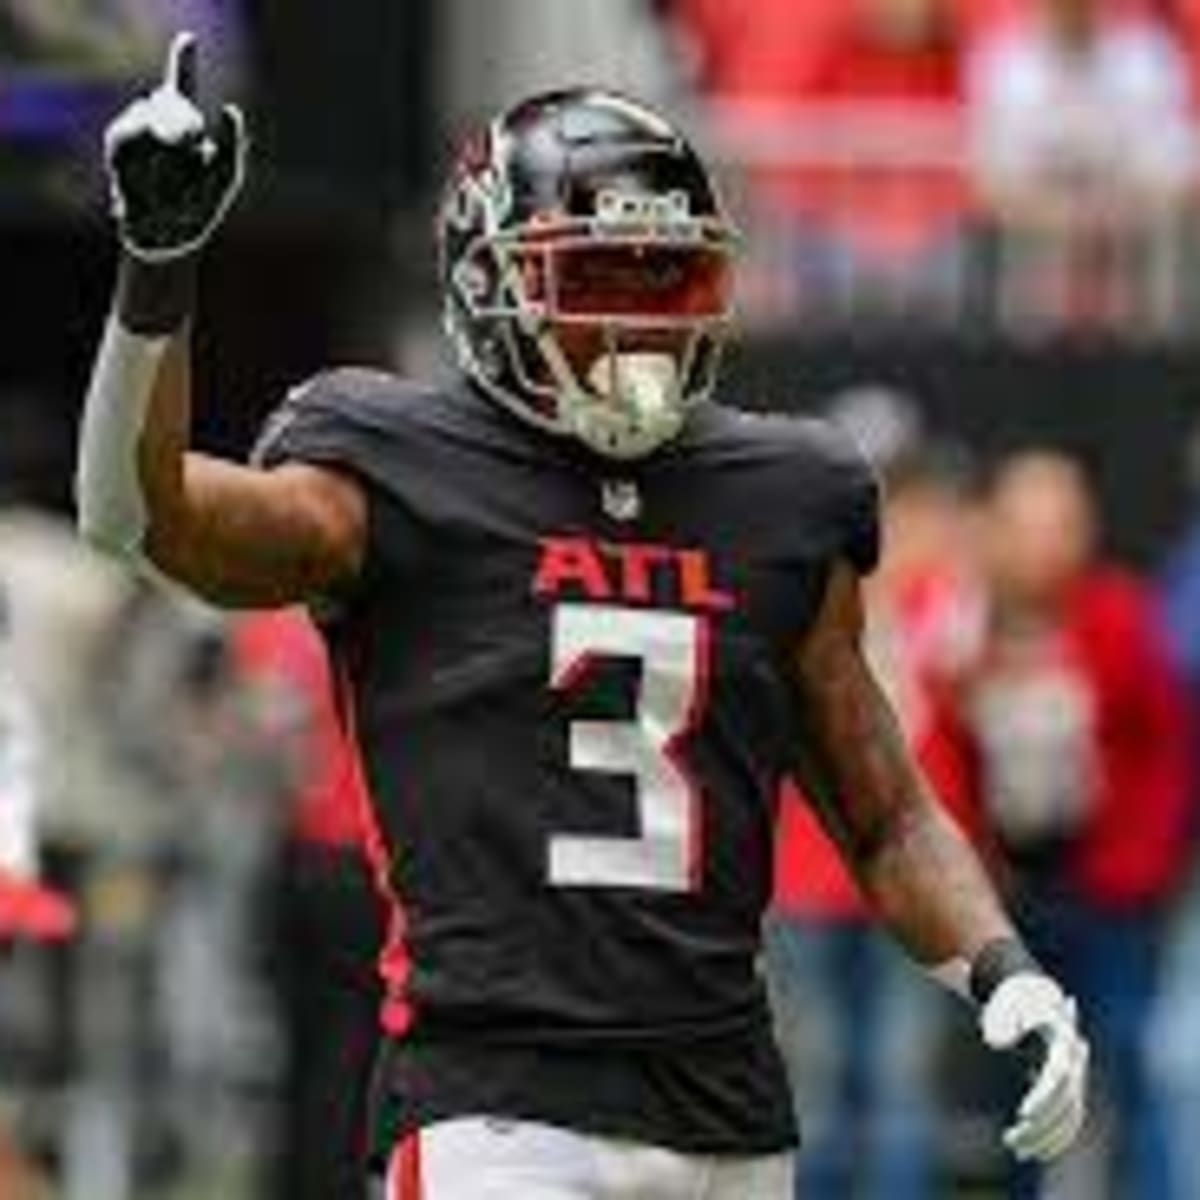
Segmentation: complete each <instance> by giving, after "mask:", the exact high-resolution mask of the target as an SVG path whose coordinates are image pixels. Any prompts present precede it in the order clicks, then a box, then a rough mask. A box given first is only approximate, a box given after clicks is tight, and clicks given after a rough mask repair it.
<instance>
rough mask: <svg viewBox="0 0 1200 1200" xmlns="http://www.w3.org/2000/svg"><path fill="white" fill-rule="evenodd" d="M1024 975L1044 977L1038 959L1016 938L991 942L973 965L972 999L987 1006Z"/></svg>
mask: <svg viewBox="0 0 1200 1200" xmlns="http://www.w3.org/2000/svg"><path fill="white" fill-rule="evenodd" d="M1022 972H1032V973H1035V974H1038V975H1041V974H1044V972H1043V971H1042V968H1041V966H1039V964H1038V961H1037V959H1036V958H1034V957H1033V955H1032V954H1030V953H1029V951H1028V949H1026V947H1025V944H1024V942H1022V941H1021V940H1020V938H1016V937H1001V938H996V939H995V940H993V941H990V942H988V943H987V945H986V946H984V947H983V949H982V950H980V951H979V953H978V954H976V955H975V958H974V959H973V960H972V962H971V972H970V976H969V978H968V988H969V991H970V994H971V997H972V999H973V1000H974V1001H975V1002H976V1003H977V1004H979V1005H984V1004H986V1003H987V1002H988V1000H989V999H991V996H992V993H993V992H994V991H995V990H996V989H997V988H998V987H999V986H1000V985H1001V984H1002V983H1003V982H1004V981H1005V980H1006V979H1008V978H1010V977H1011V976H1013V975H1019V974H1021V973H1022Z"/></svg>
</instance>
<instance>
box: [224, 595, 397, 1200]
mask: <svg viewBox="0 0 1200 1200" xmlns="http://www.w3.org/2000/svg"><path fill="white" fill-rule="evenodd" d="M234 648H235V654H236V657H237V660H238V663H239V667H240V671H241V673H242V675H243V676H244V678H245V680H246V682H247V683H248V684H249V685H250V686H252V687H253V688H254V690H255V692H256V693H257V696H258V707H259V708H260V710H261V711H262V712H263V713H264V714H265V715H266V725H267V732H268V734H270V735H271V736H272V737H273V740H274V741H275V743H276V745H278V746H280V747H283V746H288V747H290V752H289V753H288V754H287V755H286V760H287V761H288V762H289V763H290V764H291V767H292V778H291V783H290V786H289V788H288V789H287V791H288V798H289V808H290V813H289V816H288V820H287V828H286V833H285V836H284V839H283V841H282V843H281V845H280V855H279V859H278V862H277V864H276V870H275V873H274V874H275V879H274V893H275V894H274V897H273V904H272V908H273V910H274V916H275V922H274V928H273V929H271V930H269V933H268V939H269V954H270V958H271V960H272V963H273V967H274V972H273V974H274V977H275V981H276V984H277V995H278V1001H279V1007H280V1017H281V1020H282V1024H283V1034H284V1050H285V1060H286V1066H285V1071H286V1075H285V1088H284V1096H283V1117H282V1122H281V1125H282V1127H281V1130H280V1135H279V1137H278V1138H277V1146H276V1148H275V1153H274V1155H272V1159H271V1162H270V1164H269V1165H270V1167H271V1178H270V1180H269V1183H268V1187H267V1195H268V1196H271V1197H279V1200H361V1197H363V1196H365V1195H366V1191H367V1180H366V1174H365V1145H364V1139H365V1136H366V1132H365V1131H366V1106H367V1096H368V1093H369V1083H370V1073H371V1068H372V1066H373V1063H374V1056H375V1047H376V1041H377V1027H378V1009H379V1005H380V1001H381V988H380V985H379V981H378V978H377V975H376V972H375V960H376V958H377V956H378V954H379V952H380V949H381V946H382V943H383V933H384V930H383V914H382V906H381V904H380V903H379V901H378V897H377V895H376V894H375V893H374V891H373V889H372V883H371V878H370V875H369V872H368V870H367V866H366V859H365V855H364V853H363V848H364V844H365V840H364V824H365V817H366V813H367V808H366V798H365V794H364V788H365V783H364V781H363V778H362V775H361V773H360V771H359V765H358V760H357V756H356V754H355V752H354V750H353V749H352V747H351V744H350V742H349V741H348V740H347V738H346V735H345V730H344V729H343V727H342V724H341V722H340V720H339V716H338V713H337V711H336V709H335V695H334V684H333V680H332V679H331V677H330V671H329V665H328V659H327V655H326V652H325V647H324V645H323V644H322V642H321V639H320V637H319V636H318V634H317V632H316V630H315V629H314V628H313V627H312V624H311V622H310V621H309V619H308V617H307V616H306V614H304V613H303V612H301V611H299V610H295V609H289V610H284V611H280V612H264V613H255V614H249V615H247V616H245V617H243V618H241V619H240V620H239V621H238V623H237V625H236V627H235V631H234Z"/></svg>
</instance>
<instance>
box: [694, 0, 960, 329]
mask: <svg viewBox="0 0 1200 1200" xmlns="http://www.w3.org/2000/svg"><path fill="white" fill-rule="evenodd" d="M680 10H681V13H682V15H683V16H684V17H685V18H686V19H687V20H688V21H689V22H690V26H689V27H690V29H691V31H692V42H693V44H694V45H695V46H697V47H698V48H699V52H698V55H697V58H698V62H699V64H700V74H699V78H700V81H701V83H702V85H703V86H704V88H705V90H706V92H707V94H708V95H709V96H710V97H711V99H712V100H713V102H714V106H713V117H714V121H715V127H716V129H717V131H718V133H719V134H720V136H721V138H722V140H723V141H724V143H725V144H726V145H727V146H728V147H729V151H730V153H731V155H732V156H733V157H734V158H735V159H736V160H737V161H738V162H739V163H740V164H742V165H744V166H745V168H746V170H747V184H748V186H749V189H750V199H751V201H752V202H753V203H754V204H755V206H756V207H757V208H758V210H759V212H758V213H757V214H756V218H755V219H756V221H761V220H766V221H769V222H774V223H775V224H776V225H778V226H779V232H778V233H777V234H776V237H778V238H780V239H782V240H783V241H784V245H783V246H775V245H768V246H766V248H765V250H764V260H765V261H764V267H765V269H766V270H767V271H768V272H778V266H777V263H778V261H779V260H780V258H782V259H783V260H784V261H787V260H789V259H790V262H791V268H792V271H793V274H794V279H793V280H792V281H791V285H790V289H791V291H792V292H793V293H794V294H791V295H789V297H788V300H787V301H786V304H787V305H790V306H791V307H793V308H794V307H796V306H797V305H799V306H801V307H802V308H813V307H817V308H818V310H820V309H825V308H829V307H835V308H840V307H845V306H847V305H849V304H857V302H858V301H859V299H860V298H861V301H862V305H859V307H863V306H869V307H870V309H871V310H872V311H874V312H887V311H889V309H891V310H900V311H903V310H904V309H905V308H906V307H910V306H911V305H912V304H914V303H920V304H921V305H923V306H926V307H928V306H929V305H931V304H932V305H934V306H936V307H939V308H945V307H947V306H948V305H949V303H950V301H949V295H951V294H953V293H955V292H956V290H957V289H958V287H959V280H960V275H961V270H960V264H959V260H958V251H959V243H958V236H957V235H958V232H959V228H960V225H961V222H962V218H963V214H964V202H965V196H964V192H963V188H962V183H961V171H960V162H959V159H960V151H959V122H958V113H959V100H960V96H961V86H960V64H961V54H960V39H959V36H958V31H957V27H956V24H955V22H954V20H953V11H952V8H951V6H950V0H850V2H849V3H844V4H840V5H828V4H824V5H814V4H811V3H810V4H807V5H791V6H778V5H768V6H767V13H768V22H767V23H768V26H771V22H772V21H773V22H774V23H775V24H774V26H771V27H772V28H773V30H774V37H773V38H772V37H771V36H770V35H769V34H766V33H764V32H763V30H762V28H761V26H760V24H759V19H760V12H759V8H758V6H755V7H754V9H753V15H754V19H753V21H750V20H749V13H748V12H742V10H741V9H739V8H738V7H737V6H730V5H724V6H720V5H711V4H706V3H703V2H697V0H690V2H689V0H681V4H680ZM789 243H790V244H789ZM756 299H757V298H756V297H754V296H753V295H752V297H751V300H752V303H753V302H755V301H756Z"/></svg>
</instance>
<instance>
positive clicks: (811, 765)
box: [792, 564, 1087, 1158]
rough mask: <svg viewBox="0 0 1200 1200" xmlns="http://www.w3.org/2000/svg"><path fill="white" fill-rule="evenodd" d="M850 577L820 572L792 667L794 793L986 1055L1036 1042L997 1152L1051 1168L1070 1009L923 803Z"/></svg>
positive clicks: (1076, 1095) (1078, 1063) (1069, 1086)
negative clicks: (1031, 1038) (979, 1033)
mask: <svg viewBox="0 0 1200 1200" xmlns="http://www.w3.org/2000/svg"><path fill="white" fill-rule="evenodd" d="M862 631H863V614H862V600H861V596H860V588H859V582H858V576H857V575H856V573H855V572H854V571H853V570H852V569H851V568H850V567H849V566H848V565H845V564H839V565H837V566H836V567H835V568H834V569H833V571H832V572H831V575H830V579H829V581H828V584H827V587H826V591H825V596H824V599H823V603H822V607H821V610H820V613H819V615H818V618H817V620H816V622H815V625H814V627H813V628H812V629H811V631H810V632H809V633H808V634H807V635H806V636H805V638H804V639H803V641H802V642H801V644H800V645H799V646H797V648H796V650H795V653H794V655H793V660H792V665H793V680H794V683H795V686H796V688H797V689H798V692H799V700H800V710H801V712H802V719H803V721H804V723H805V728H804V730H803V737H802V738H801V739H800V740H801V742H802V750H803V754H804V758H803V762H802V769H803V773H804V782H805V785H806V790H807V791H808V792H809V793H810V795H811V796H812V798H813V802H814V803H815V804H816V805H817V808H818V811H819V814H820V816H821V818H822V821H823V823H824V824H825V826H826V828H827V829H828V830H829V832H830V833H831V835H832V836H833V837H834V839H835V840H836V842H837V844H838V845H839V847H840V848H841V850H842V853H843V855H844V857H845V858H846V860H847V862H848V864H849V866H850V867H851V868H852V870H853V872H854V874H855V876H856V878H857V879H858V881H859V883H860V885H861V887H862V889H863V891H864V892H865V893H866V895H867V897H868V898H869V899H870V901H871V902H872V904H873V905H874V907H875V909H876V910H877V911H878V913H879V914H880V916H881V917H882V919H883V920H884V922H885V923H886V924H887V925H888V926H889V928H890V929H891V930H892V931H893V932H894V933H895V934H896V935H897V936H898V937H899V938H900V939H901V940H902V941H903V942H904V943H905V945H906V946H907V947H908V949H909V950H910V952H911V954H912V955H913V957H914V958H915V959H917V961H918V962H920V963H922V964H923V965H925V966H926V967H927V968H928V969H930V970H931V971H932V972H933V973H934V974H935V975H936V976H937V977H938V979H939V980H940V981H941V982H943V983H945V984H947V985H948V986H952V987H954V988H955V990H957V991H960V992H962V993H964V994H968V995H971V996H973V997H974V998H975V999H976V1000H977V1001H978V1002H979V1003H980V1004H981V1006H982V1012H981V1025H982V1030H983V1033H984V1036H985V1038H986V1039H987V1041H988V1043H989V1044H990V1045H992V1046H994V1047H996V1048H999V1049H1010V1048H1013V1049H1015V1048H1016V1047H1017V1046H1018V1044H1019V1043H1021V1042H1022V1040H1023V1039H1024V1038H1025V1037H1026V1035H1027V1034H1031V1033H1032V1034H1038V1035H1041V1037H1042V1039H1043V1040H1044V1044H1045V1060H1044V1064H1043V1065H1042V1067H1041V1070H1040V1072H1039V1074H1038V1077H1037V1080H1036V1082H1035V1083H1034V1084H1033V1085H1032V1087H1031V1088H1030V1091H1029V1093H1028V1095H1027V1096H1026V1098H1025V1100H1024V1102H1023V1103H1022V1105H1021V1108H1020V1110H1019V1112H1018V1116H1017V1121H1016V1123H1015V1124H1014V1126H1013V1127H1012V1128H1011V1129H1010V1130H1009V1131H1008V1133H1007V1134H1006V1138H1005V1140H1006V1142H1007V1143H1008V1144H1009V1146H1010V1147H1011V1148H1012V1149H1013V1150H1014V1152H1015V1153H1017V1154H1018V1155H1020V1156H1022V1157H1036V1158H1051V1157H1054V1156H1055V1155H1057V1154H1059V1153H1061V1151H1062V1150H1064V1149H1065V1148H1066V1146H1067V1145H1068V1144H1069V1143H1070V1142H1071V1141H1072V1140H1073V1139H1074V1137H1075V1135H1076V1133H1077V1132H1078V1129H1079V1127H1080V1124H1081V1123H1082V1119H1083V1103H1084V1101H1083V1095H1084V1083H1085V1077H1086V1062H1087V1046H1086V1043H1084V1042H1083V1041H1082V1039H1081V1038H1080V1037H1079V1035H1078V1034H1077V1033H1076V1031H1075V1013H1074V1005H1073V1004H1072V1002H1071V1001H1069V1000H1068V999H1067V998H1066V997H1065V996H1064V995H1063V994H1062V992H1061V990H1060V989H1059V987H1058V985H1057V984H1056V983H1055V982H1054V981H1053V980H1052V979H1050V978H1049V977H1048V976H1047V975H1046V974H1045V973H1044V972H1043V971H1041V969H1040V968H1039V967H1038V965H1037V963H1036V962H1035V961H1034V960H1033V958H1032V957H1031V956H1030V955H1029V953H1028V952H1027V951H1026V950H1025V949H1024V947H1023V945H1022V943H1021V941H1020V939H1019V937H1018V936H1017V933H1016V931H1015V929H1014V927H1013V925H1012V923H1011V922H1010V921H1009V919H1008V918H1007V916H1006V915H1005V913H1004V910H1003V908H1002V907H1001V905H1000V903H999V901H998V899H997V897H996V894H995V892H994V890H993V888H992V886H991V884H990V883H989V881H988V878H987V876H986V874H985V872H984V870H983V868H982V866H981V864H980V862H979V860H978V858H977V856H976V855H975V853H974V851H973V850H972V848H971V847H970V845H969V843H968V842H967V840H966V839H965V837H963V835H962V834H961V833H960V831H959V830H958V828H957V826H956V825H955V824H954V822H953V821H952V820H951V819H950V818H949V817H948V816H947V815H946V813H945V811H944V810H943V808H942V806H941V805H940V804H939V803H938V801H937V799H936V798H935V797H934V796H933V795H932V793H931V791H930V789H929V787H928V785H927V783H926V782H925V780H924V777H923V775H922V773H921V771H920V769H919V768H918V766H917V765H916V763H915V761H914V759H913V757H912V754H911V753H910V751H909V750H908V748H907V746H906V744H905V740H904V737H903V735H902V733H901V731H900V728H899V724H898V722H897V720H896V717H895V715H894V713H893V712H892V709H891V707H890V705H889V703H888V701H887V700H886V698H885V696H884V694H883V692H882V690H881V689H880V687H879V684H878V683H877V682H876V680H875V678H874V676H873V674H872V672H871V670H870V667H869V666H868V664H867V662H866V660H865V658H864V656H863V653H862V648H861V643H862Z"/></svg>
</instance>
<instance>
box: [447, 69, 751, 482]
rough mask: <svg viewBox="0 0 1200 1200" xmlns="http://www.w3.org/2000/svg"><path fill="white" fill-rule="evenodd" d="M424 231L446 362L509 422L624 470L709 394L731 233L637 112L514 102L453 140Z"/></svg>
mask: <svg viewBox="0 0 1200 1200" xmlns="http://www.w3.org/2000/svg"><path fill="white" fill-rule="evenodd" d="M438 225H439V242H440V253H441V283H442V288H443V294H444V320H445V327H446V332H447V333H448V335H449V337H450V339H451V342H452V344H453V346H454V349H455V353H456V355H457V357H458V361H459V364H460V366H461V367H462V369H463V370H464V371H465V372H466V373H467V375H468V376H470V377H471V378H472V379H473V380H475V382H476V383H477V384H478V385H479V386H480V387H481V388H482V389H483V390H484V391H485V392H486V393H487V394H488V395H490V396H491V397H492V398H493V399H495V400H497V401H498V402H499V403H501V404H503V405H505V406H506V407H507V408H509V409H511V410H512V411H513V412H514V413H516V414H517V415H519V416H520V417H522V418H524V419H525V420H527V421H530V422H532V423H533V424H535V425H537V426H539V427H541V428H543V429H546V430H550V431H552V432H554V433H562V434H569V435H573V436H575V437H577V438H579V439H580V440H582V441H583V442H584V443H585V444H586V445H587V446H589V447H590V448H591V449H592V450H594V451H596V452H598V453H600V454H603V455H606V456H609V457H613V458H619V459H633V458H638V457H641V456H642V455H645V454H648V453H650V452H651V451H653V450H654V449H655V448H657V447H658V446H660V445H662V444H663V443H664V442H666V441H667V440H668V439H670V438H671V437H673V436H674V435H675V434H676V433H677V432H678V431H679V429H680V427H681V426H682V424H683V420H684V416H685V414H686V410H687V408H688V406H690V405H691V404H694V403H695V402H696V401H697V400H700V399H702V398H703V397H705V396H706V395H707V394H708V393H709V391H710V390H711V388H712V386H713V382H714V379H715V374H716V369H717V364H718V359H719V357H720V350H721V346H722V343H723V341H724V339H725V336H726V333H727V330H728V325H729V320H730V316H731V303H732V301H731V293H732V254H733V249H734V246H735V243H736V235H735V233H734V230H733V227H732V226H731V224H730V223H729V221H728V220H727V219H726V217H725V214H724V212H723V210H722V207H721V203H720V201H719V199H718V196H717V193H716V189H715V187H714V185H713V181H712V179H711V177H710V176H709V173H708V171H707V169H706V168H705V166H704V164H703V162H702V161H701V160H700V158H699V156H698V155H697V154H696V152H695V151H694V150H693V149H692V147H691V146H690V145H689V144H688V142H687V140H686V139H685V138H684V137H683V136H682V135H681V134H680V133H679V132H678V130H676V129H675V128H674V127H673V126H672V125H671V124H670V123H669V122H667V121H666V120H664V119H663V118H662V117H660V116H659V115H658V114H657V113H655V112H654V111H653V110H651V109H649V108H646V107H645V106H644V105H642V104H639V103H637V102H635V101H633V100H630V99H628V98H627V97H625V96H621V95H617V94H615V93H612V92H606V91H600V90H596V89H590V88H586V89H585V88H579V89H572V90H568V91H561V92H552V93H548V94H545V95H540V96H535V97H533V98H532V99H529V100H526V101H524V102H523V103H521V104H519V105H517V106H516V107H515V108H512V109H510V110H509V111H507V112H505V113H503V114H501V115H500V116H499V117H498V118H497V119H496V120H494V121H493V122H492V123H491V124H490V125H489V126H488V127H487V128H486V129H484V130H482V131H480V132H478V133H476V134H475V135H473V136H472V137H471V138H470V139H468V141H467V143H466V144H465V146H464V148H463V150H462V152H461V153H460V155H459V157H458V160H457V162H456V164H455V166H454V168H453V171H452V173H451V177H450V180H449V182H448V185H447V187H446V190H445V194H444V196H443V200H442V204H441V207H440V210H439V214H438Z"/></svg>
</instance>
